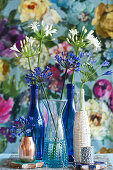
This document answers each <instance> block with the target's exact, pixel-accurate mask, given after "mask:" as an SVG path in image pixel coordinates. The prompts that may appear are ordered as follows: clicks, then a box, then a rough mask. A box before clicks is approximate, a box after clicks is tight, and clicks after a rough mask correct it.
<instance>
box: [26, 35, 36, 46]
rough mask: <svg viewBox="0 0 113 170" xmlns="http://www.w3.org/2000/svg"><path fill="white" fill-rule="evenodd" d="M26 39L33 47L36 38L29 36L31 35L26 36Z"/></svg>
mask: <svg viewBox="0 0 113 170" xmlns="http://www.w3.org/2000/svg"><path fill="white" fill-rule="evenodd" d="M26 41H27V42H28V43H29V44H30V45H31V47H32V45H33V43H34V41H35V39H34V38H32V37H30V38H29V37H27V36H26Z"/></svg>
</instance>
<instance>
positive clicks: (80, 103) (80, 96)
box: [76, 89, 85, 111]
mask: <svg viewBox="0 0 113 170" xmlns="http://www.w3.org/2000/svg"><path fill="white" fill-rule="evenodd" d="M76 110H77V111H85V99H84V89H82V90H80V91H78V92H77V105H76Z"/></svg>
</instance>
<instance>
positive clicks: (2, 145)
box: [0, 135, 8, 153]
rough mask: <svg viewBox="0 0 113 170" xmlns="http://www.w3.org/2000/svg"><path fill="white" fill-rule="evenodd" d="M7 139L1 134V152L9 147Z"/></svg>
mask: <svg viewBox="0 0 113 170" xmlns="http://www.w3.org/2000/svg"><path fill="white" fill-rule="evenodd" d="M7 143H8V142H7V140H6V138H5V137H4V136H2V135H0V153H3V152H4V151H5V149H6V147H7Z"/></svg>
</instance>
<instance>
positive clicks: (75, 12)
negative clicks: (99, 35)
mask: <svg viewBox="0 0 113 170" xmlns="http://www.w3.org/2000/svg"><path fill="white" fill-rule="evenodd" d="M93 15H94V5H93V4H92V3H91V2H88V1H85V2H78V1H77V2H73V3H72V4H71V5H70V8H69V10H68V12H67V21H68V23H70V24H72V25H76V26H77V29H78V30H79V31H81V28H82V27H83V26H85V27H86V29H87V30H88V31H89V30H91V29H93V26H92V25H91V22H92V18H93Z"/></svg>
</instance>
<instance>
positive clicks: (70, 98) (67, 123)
mask: <svg viewBox="0 0 113 170" xmlns="http://www.w3.org/2000/svg"><path fill="white" fill-rule="evenodd" d="M74 118H75V102H74V85H73V84H67V104H66V108H65V111H64V115H63V123H64V129H65V133H66V138H67V146H68V157H69V162H72V161H73V126H74Z"/></svg>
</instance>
